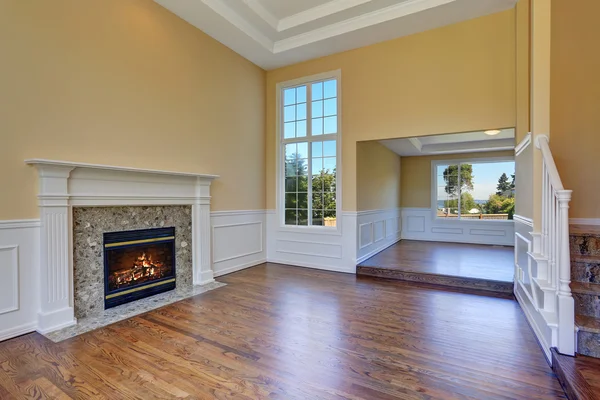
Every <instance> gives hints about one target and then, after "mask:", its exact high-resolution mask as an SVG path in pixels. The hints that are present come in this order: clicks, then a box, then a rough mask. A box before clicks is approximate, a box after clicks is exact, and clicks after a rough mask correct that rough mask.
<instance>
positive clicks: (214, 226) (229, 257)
mask: <svg viewBox="0 0 600 400" xmlns="http://www.w3.org/2000/svg"><path fill="white" fill-rule="evenodd" d="M248 225H258V226H259V227H260V232H263V231H264V225H263V222H262V221H251V222H240V223H233V224H221V225H212V237H213V239H214V237H215V231H216V230H217V229H224V228H233V227H235V226H248ZM213 249H214V244H213ZM264 251H265V246H264V241H263V235H262V234H261V236H260V249H259V250H255V251H250V252H246V253H242V254H235V255H231V256H227V257H223V258H220V259H218V260H216V259H214V260H213V264H216V263H221V262H224V261H229V260H235V259H237V258H242V257H247V256H251V255H254V254H259V253H263V252H264Z"/></svg>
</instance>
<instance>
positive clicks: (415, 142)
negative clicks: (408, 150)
mask: <svg viewBox="0 0 600 400" xmlns="http://www.w3.org/2000/svg"><path fill="white" fill-rule="evenodd" d="M408 141H409V142H410V143H411V144H412V145H413V146H415V148H416V149H417V150H419V153H422V152H423V143H421V141H420V140H419V139H418V138H409V139H408Z"/></svg>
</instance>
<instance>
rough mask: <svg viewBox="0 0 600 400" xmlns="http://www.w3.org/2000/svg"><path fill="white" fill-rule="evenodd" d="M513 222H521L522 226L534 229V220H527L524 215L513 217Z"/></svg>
mask: <svg viewBox="0 0 600 400" xmlns="http://www.w3.org/2000/svg"><path fill="white" fill-rule="evenodd" d="M513 220H514V221H515V222H520V223H522V224H525V225H527V226H530V227H531V228H533V219H531V218H527V217H524V216H522V215H518V214H515V215H513Z"/></svg>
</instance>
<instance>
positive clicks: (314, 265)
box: [267, 259, 356, 274]
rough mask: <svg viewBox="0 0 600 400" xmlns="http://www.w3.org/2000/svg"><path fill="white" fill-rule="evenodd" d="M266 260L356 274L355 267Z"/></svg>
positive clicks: (274, 262)
mask: <svg viewBox="0 0 600 400" xmlns="http://www.w3.org/2000/svg"><path fill="white" fill-rule="evenodd" d="M267 262H269V263H273V264H283V265H291V266H293V267H302V268H310V269H318V270H322V271H330V272H342V273H345V274H356V268H352V269H348V268H337V267H332V266H329V265H319V264H317V263H313V262H310V263H306V262H300V261H295V260H293V261H290V260H278V259H268V260H267Z"/></svg>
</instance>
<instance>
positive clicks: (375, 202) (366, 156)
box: [356, 142, 400, 211]
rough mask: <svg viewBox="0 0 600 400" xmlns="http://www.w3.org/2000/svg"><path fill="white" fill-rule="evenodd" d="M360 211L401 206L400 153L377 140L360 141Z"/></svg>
mask: <svg viewBox="0 0 600 400" xmlns="http://www.w3.org/2000/svg"><path fill="white" fill-rule="evenodd" d="M356 196H357V207H358V211H368V210H387V209H390V208H398V207H400V156H398V155H397V154H396V153H394V152H393V151H391V150H389V149H388V148H387V147H385V146H383V145H381V144H379V143H377V142H359V143H357V144H356Z"/></svg>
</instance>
